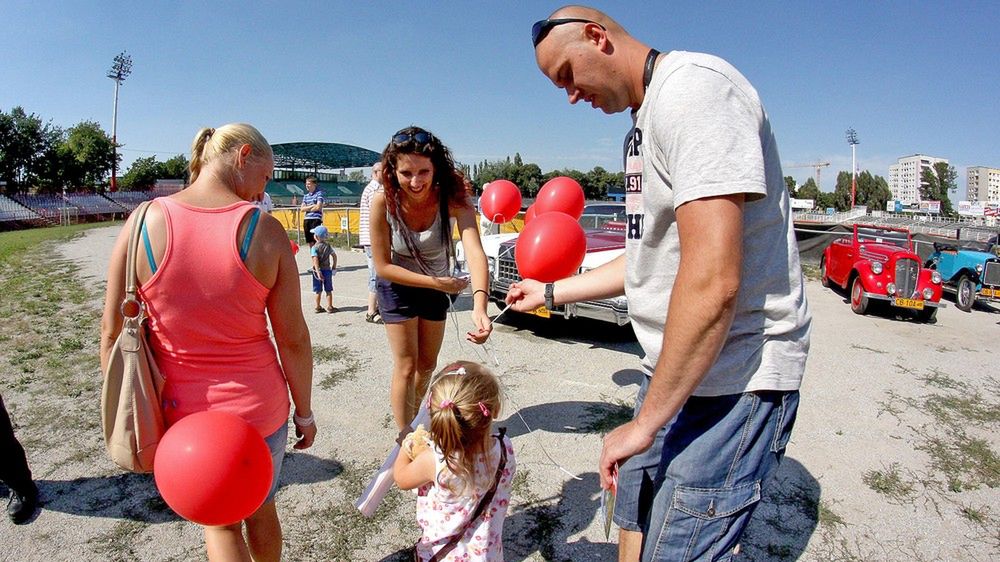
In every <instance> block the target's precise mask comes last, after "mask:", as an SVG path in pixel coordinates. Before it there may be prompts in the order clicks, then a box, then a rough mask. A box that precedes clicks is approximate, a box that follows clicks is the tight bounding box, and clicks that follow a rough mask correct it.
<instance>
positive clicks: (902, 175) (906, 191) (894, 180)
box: [889, 154, 948, 205]
mask: <svg viewBox="0 0 1000 562" xmlns="http://www.w3.org/2000/svg"><path fill="white" fill-rule="evenodd" d="M938 162H944V163H945V164H947V163H948V160H947V159H945V158H936V157H934V156H927V155H925V154H914V155H913V156H904V157H903V158H899V159H897V160H896V163H895V164H893V165H892V166H889V191H891V192H892V197H893V199H895V200H896V201H900V202H902V203H903V204H904V205H905V204H909V203H919V202H920V178H921V176H923V173H924V170H931V171H934V164H936V163H938Z"/></svg>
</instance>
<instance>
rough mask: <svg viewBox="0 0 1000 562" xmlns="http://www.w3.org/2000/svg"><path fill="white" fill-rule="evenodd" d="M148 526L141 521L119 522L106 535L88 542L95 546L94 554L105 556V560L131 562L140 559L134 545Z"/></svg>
mask: <svg viewBox="0 0 1000 562" xmlns="http://www.w3.org/2000/svg"><path fill="white" fill-rule="evenodd" d="M148 526H149V524H148V523H143V522H141V521H119V522H117V523H115V525H114V526H113V527H111V529H110V530H109V531H107V532H106V533H102V534H100V535H97V536H96V537H94V538H92V539H90V540H89V541H87V542H88V543H89V544H92V545H94V552H95V553H97V554H101V555H103V557H104V560H109V561H114V562H131V561H132V560H138V559H139V555H138V554H137V553H136V551H135V549H134V545H135V542H136V540H137V539H138V538H139V537H140V536H141V535H142V533H143V532H144V531H145V530H146V527H148Z"/></svg>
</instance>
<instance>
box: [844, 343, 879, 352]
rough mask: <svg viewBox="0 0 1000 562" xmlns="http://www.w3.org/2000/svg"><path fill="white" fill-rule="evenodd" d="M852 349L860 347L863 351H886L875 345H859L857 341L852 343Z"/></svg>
mask: <svg viewBox="0 0 1000 562" xmlns="http://www.w3.org/2000/svg"><path fill="white" fill-rule="evenodd" d="M851 349H860V350H862V351H871V352H872V353H885V351H882V350H881V349H875V348H873V347H867V346H864V345H858V344H856V343H852V344H851Z"/></svg>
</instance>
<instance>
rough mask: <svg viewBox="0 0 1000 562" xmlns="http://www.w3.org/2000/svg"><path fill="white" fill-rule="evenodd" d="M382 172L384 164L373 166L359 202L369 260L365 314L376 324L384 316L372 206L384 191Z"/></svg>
mask: <svg viewBox="0 0 1000 562" xmlns="http://www.w3.org/2000/svg"><path fill="white" fill-rule="evenodd" d="M381 173H382V164H381V163H380V162H376V163H375V165H374V166H372V180H371V181H370V182H368V185H366V186H365V190H364V191H363V192H361V201H360V203H358V207H359V208H360V212H361V217H360V219H359V223H360V224H359V228H360V233H359V236H358V238H359V239H360V243H361V248H362V249H363V250H364V252H365V258H366V259H367V260H368V312H367V313H366V314H365V322H372V323H375V324H381V323H382V317H381V316H380V315H379V313H378V299H376V298H375V262H373V261H372V237H371V207H372V199H374V198H375V194H376V193H379V192H380V191H382V184H381V183H379V181H378V178H379V176H380V174H381Z"/></svg>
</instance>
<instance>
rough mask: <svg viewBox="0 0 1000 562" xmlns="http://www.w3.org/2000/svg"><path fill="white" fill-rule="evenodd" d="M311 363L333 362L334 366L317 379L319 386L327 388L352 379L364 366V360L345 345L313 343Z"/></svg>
mask: <svg viewBox="0 0 1000 562" xmlns="http://www.w3.org/2000/svg"><path fill="white" fill-rule="evenodd" d="M313 363H314V364H317V365H318V364H321V363H333V364H334V365H335V366H336V368H335V369H334V370H333V371H330V372H328V373H327V374H326V375H325V376H324V377H323V378H322V379H321V380H320V381H319V386H320V388H324V389H327V390H329V389H331V388H333V387H335V386H337V385H338V384H340V383H342V382H347V381H351V380H354V378H355V377H356V376H357V374H358V373H359V372H361V369H362V368H363V367H364V362H363V361H361V360H360V359H358V355H357V354H356V353H354V352H353V351H351V348H350V347H348V346H346V345H332V346H330V345H314V346H313Z"/></svg>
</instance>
